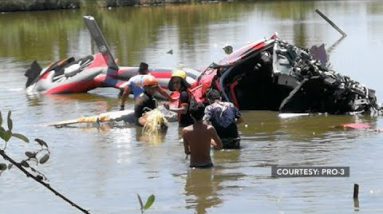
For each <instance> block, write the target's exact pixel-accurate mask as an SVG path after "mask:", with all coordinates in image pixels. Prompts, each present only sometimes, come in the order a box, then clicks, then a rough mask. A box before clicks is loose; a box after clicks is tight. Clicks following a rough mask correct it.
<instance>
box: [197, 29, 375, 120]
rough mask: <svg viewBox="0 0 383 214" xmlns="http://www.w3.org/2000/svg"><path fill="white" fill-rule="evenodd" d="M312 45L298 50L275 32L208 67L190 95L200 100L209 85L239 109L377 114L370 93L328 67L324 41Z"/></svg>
mask: <svg viewBox="0 0 383 214" xmlns="http://www.w3.org/2000/svg"><path fill="white" fill-rule="evenodd" d="M316 49H317V50H315V48H314V49H311V51H310V50H308V49H302V48H298V47H297V46H294V45H292V44H289V43H288V42H285V41H282V40H280V39H279V38H278V36H277V35H276V34H275V35H273V36H272V37H271V38H270V39H266V40H264V41H261V42H255V43H252V44H249V45H247V46H245V47H243V48H241V49H239V50H237V51H235V52H234V53H232V54H230V55H228V56H227V57H226V58H224V59H223V60H221V61H220V62H219V63H218V64H215V63H213V64H212V65H210V66H209V67H208V68H207V69H206V70H205V71H204V72H203V73H202V74H201V75H200V76H199V78H198V79H197V82H196V83H195V84H194V85H195V86H199V89H198V90H195V91H194V95H195V96H196V97H198V99H199V100H203V99H205V98H204V95H205V94H206V92H207V91H208V90H209V89H210V88H215V89H218V90H219V91H221V93H222V97H223V99H224V100H227V101H231V102H233V103H234V104H235V105H236V106H237V107H238V108H239V109H241V110H273V111H280V112H281V113H325V112H326V113H330V114H347V113H370V114H379V113H380V112H381V108H380V107H379V106H378V104H377V99H376V96H375V91H374V90H372V89H369V88H367V87H365V86H363V85H361V84H360V83H359V82H357V81H355V80H352V79H351V78H349V77H347V76H344V75H341V74H339V73H336V72H335V71H333V70H331V69H330V68H329V66H327V55H326V54H325V50H324V45H322V46H320V47H319V48H316ZM318 50H319V51H318ZM201 85H202V87H201Z"/></svg>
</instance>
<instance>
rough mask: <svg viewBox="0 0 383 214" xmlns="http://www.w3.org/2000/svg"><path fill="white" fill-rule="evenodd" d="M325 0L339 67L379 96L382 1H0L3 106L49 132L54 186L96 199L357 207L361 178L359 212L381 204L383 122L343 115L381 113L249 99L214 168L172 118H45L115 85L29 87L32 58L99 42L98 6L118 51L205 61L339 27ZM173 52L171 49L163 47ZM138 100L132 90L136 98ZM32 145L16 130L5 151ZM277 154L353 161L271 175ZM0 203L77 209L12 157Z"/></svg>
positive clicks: (0, 183)
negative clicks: (259, 107)
mask: <svg viewBox="0 0 383 214" xmlns="http://www.w3.org/2000/svg"><path fill="white" fill-rule="evenodd" d="M317 8H318V9H320V10H321V11H322V12H323V13H325V14H326V15H328V17H330V18H331V19H332V20H333V21H334V22H335V23H336V24H338V26H340V27H341V28H342V29H343V30H344V31H345V32H346V33H347V34H348V37H346V38H345V39H343V40H342V41H340V43H339V44H338V45H337V46H336V47H335V48H333V49H332V50H331V53H330V54H331V55H330V61H331V64H332V67H333V68H334V69H335V70H336V71H338V72H341V73H342V74H346V75H349V76H351V77H352V78H353V79H355V80H358V81H360V82H362V83H364V84H365V85H367V86H369V87H370V88H373V89H375V90H376V92H377V96H378V101H379V102H381V99H382V97H383V86H382V78H381V77H382V66H381V62H382V59H381V55H382V54H381V52H382V48H383V40H382V38H383V30H382V29H383V28H382V27H381V26H382V25H383V4H381V2H380V1H361V2H359V1H280V2H279V1H272V2H259V3H225V4H195V5H177V6H166V7H142V8H139V7H137V8H136V7H134V8H119V9H111V10H108V9H94V8H88V9H83V10H70V11H46V12H20V13H3V14H0V29H1V30H0V110H1V111H2V112H3V115H4V113H5V112H7V111H8V110H12V111H13V119H14V126H15V128H14V129H15V131H17V132H20V133H24V134H26V135H27V136H28V137H29V138H30V139H33V138H37V137H39V138H42V139H44V140H46V141H47V142H48V143H49V146H50V149H51V152H52V155H51V159H50V160H49V161H48V163H47V164H46V165H45V166H40V167H39V169H41V171H43V172H44V173H45V174H46V176H47V177H48V178H49V180H50V183H51V185H52V186H53V187H55V188H56V189H57V190H59V191H61V192H62V193H64V194H65V195H66V196H68V197H69V198H71V199H73V200H74V201H75V202H77V203H78V204H80V205H81V206H83V207H84V208H86V209H90V210H91V211H92V213H113V214H114V213H115V214H119V213H139V212H140V211H139V203H138V201H137V196H136V194H137V193H138V194H140V195H141V196H142V197H143V198H146V197H147V196H149V195H150V194H154V195H155V196H156V201H155V203H154V205H153V207H152V208H151V209H150V210H148V211H147V213H233V212H235V213H254V212H256V213H332V212H335V210H336V211H337V212H340V213H351V212H357V211H355V210H357V209H354V205H353V200H352V190H353V184H354V183H358V184H359V185H360V199H359V200H360V207H359V210H360V211H361V212H363V213H379V212H382V211H383V208H382V202H383V192H382V191H383V189H382V185H381V184H382V182H381V181H382V179H383V166H382V164H381V162H382V161H383V158H382V152H383V144H382V140H383V135H382V134H381V133H376V132H369V131H347V130H343V129H339V128H336V126H337V125H339V124H342V123H350V122H365V123H369V124H371V125H372V127H373V128H383V122H382V119H381V117H378V118H371V117H368V116H363V117H360V116H329V115H313V116H304V117H297V118H290V119H281V118H279V117H278V114H277V113H276V112H269V111H246V112H242V113H243V115H244V118H245V123H243V124H241V125H240V131H241V136H242V137H243V140H242V146H243V148H242V149H241V150H235V151H220V152H212V155H213V160H214V162H215V165H216V168H214V169H212V170H191V169H189V168H188V162H187V160H185V156H184V154H183V149H182V144H181V143H180V142H179V132H178V128H177V124H175V123H171V124H170V127H169V129H168V131H167V133H166V135H165V136H163V137H160V138H153V139H147V138H145V137H142V136H141V130H140V129H139V128H135V127H128V128H121V127H117V128H113V129H109V128H107V127H103V128H102V129H97V128H94V127H76V128H61V129H56V128H54V127H48V126H47V124H49V123H51V122H56V121H61V120H66V119H72V118H76V117H80V116H84V115H92V114H98V113H102V112H105V111H110V110H117V109H118V100H117V98H116V96H117V91H116V90H115V89H108V88H104V89H96V90H94V91H91V92H90V93H88V94H74V95H55V96H33V97H31V96H27V95H26V94H25V91H24V84H25V78H24V76H23V72H24V70H25V69H26V68H27V67H28V65H29V64H30V63H31V62H32V61H33V60H35V59H38V60H39V61H40V63H41V64H43V65H47V64H48V63H49V62H50V61H53V60H58V59H60V58H65V57H67V56H76V57H81V56H85V55H87V54H90V53H92V51H93V50H94V48H95V47H94V45H93V44H92V43H91V42H90V37H89V33H88V31H87V30H86V28H85V25H84V24H83V21H82V16H83V15H93V16H94V17H95V18H96V19H97V20H98V21H99V24H100V27H101V28H102V30H103V31H104V33H105V37H106V38H107V40H108V41H109V43H110V46H111V48H112V50H113V53H114V54H115V56H116V57H117V58H118V59H119V63H120V64H122V65H126V64H129V65H138V63H139V62H140V61H146V62H148V63H149V64H150V66H153V67H155V66H165V67H174V66H177V65H180V64H183V65H188V66H191V67H196V68H203V67H205V66H207V65H208V64H210V63H211V62H217V61H218V60H219V59H221V58H222V57H224V55H225V53H224V52H223V50H222V47H224V46H225V45H226V44H231V45H233V47H234V49H236V48H239V47H241V46H243V45H245V44H247V43H248V42H251V41H254V40H259V39H262V38H264V37H269V36H270V35H272V34H273V33H274V32H278V33H279V35H280V37H281V38H282V39H284V40H287V41H289V42H292V43H294V44H297V45H299V46H303V47H309V46H311V45H315V44H320V43H325V44H326V47H328V48H330V47H331V46H332V45H333V44H334V43H336V42H337V41H338V40H339V38H340V35H339V34H338V33H337V32H336V31H335V30H334V29H333V28H331V27H330V26H329V25H328V24H327V23H325V21H324V20H323V19H321V18H320V17H319V16H318V15H317V14H316V13H315V12H314V10H315V9H317ZM171 49H172V50H173V54H172V55H170V54H166V52H168V51H169V50H171ZM128 106H129V107H131V102H130V103H129V105H128ZM31 147H32V146H31V145H26V144H23V143H20V142H18V141H14V142H11V143H10V145H9V148H8V151H9V152H10V154H12V155H14V156H15V157H17V158H21V157H22V155H23V153H22V152H20V151H24V150H28V149H30V148H31ZM271 165H300V166H302V165H305V166H349V167H350V170H351V175H350V177H347V178H288V179H287V178H278V179H276V178H272V177H271ZM0 189H1V191H0V198H1V200H0V207H1V209H0V213H12V214H13V213H15V214H16V213H17V214H19V213H79V212H78V211H77V210H75V209H74V208H72V207H70V206H69V205H67V204H66V203H64V202H63V201H61V200H60V199H58V198H57V197H55V196H54V195H53V194H52V193H50V192H48V191H47V190H46V189H44V188H43V187H42V186H40V185H39V184H37V183H35V182H33V181H32V180H31V179H28V178H26V177H25V176H24V175H23V174H21V173H20V172H18V171H17V170H15V169H13V170H11V171H8V172H5V173H3V174H2V175H1V177H0Z"/></svg>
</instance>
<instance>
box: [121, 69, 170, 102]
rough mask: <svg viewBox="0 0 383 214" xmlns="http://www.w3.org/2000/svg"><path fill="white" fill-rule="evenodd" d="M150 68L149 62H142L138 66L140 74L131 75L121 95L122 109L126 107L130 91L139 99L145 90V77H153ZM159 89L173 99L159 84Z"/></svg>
mask: <svg viewBox="0 0 383 214" xmlns="http://www.w3.org/2000/svg"><path fill="white" fill-rule="evenodd" d="M148 68H149V65H148V64H147V63H145V62H141V63H140V66H139V68H138V74H137V75H135V76H133V77H131V78H130V79H129V80H128V82H127V83H126V86H125V88H124V92H123V93H122V96H121V105H120V110H124V109H125V101H126V100H127V98H128V96H129V94H130V93H133V96H134V99H137V97H138V96H140V95H141V94H142V92H143V91H144V89H143V83H144V81H145V79H146V78H148V77H153V76H152V75H150V74H149V69H148ZM157 91H158V92H159V93H160V94H161V95H162V96H164V97H165V98H167V99H168V100H171V97H170V95H169V94H168V93H167V92H166V91H165V90H164V89H162V88H161V87H159V86H158V90H157Z"/></svg>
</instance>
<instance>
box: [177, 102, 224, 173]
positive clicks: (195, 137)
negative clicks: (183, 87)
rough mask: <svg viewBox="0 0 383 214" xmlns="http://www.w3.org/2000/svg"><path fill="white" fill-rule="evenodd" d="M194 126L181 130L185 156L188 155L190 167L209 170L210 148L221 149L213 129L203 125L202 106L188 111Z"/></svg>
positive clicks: (219, 141)
mask: <svg viewBox="0 0 383 214" xmlns="http://www.w3.org/2000/svg"><path fill="white" fill-rule="evenodd" d="M190 114H191V117H192V118H193V120H194V124H193V125H190V126H187V127H185V128H184V129H183V130H182V138H183V140H184V148H185V154H187V155H188V154H190V167H196V168H210V167H213V163H212V161H211V158H210V147H211V146H212V147H213V148H215V149H218V150H219V149H222V142H221V139H220V138H219V136H218V135H217V132H216V131H215V129H214V127H213V126H211V125H206V124H204V123H203V121H202V118H203V116H204V106H203V105H202V104H197V105H196V106H193V107H192V109H191V110H190Z"/></svg>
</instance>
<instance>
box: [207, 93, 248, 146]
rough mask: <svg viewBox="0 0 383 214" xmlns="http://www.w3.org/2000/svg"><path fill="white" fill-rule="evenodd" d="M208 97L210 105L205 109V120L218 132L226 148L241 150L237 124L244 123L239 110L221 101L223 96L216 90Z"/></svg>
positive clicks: (229, 103)
mask: <svg viewBox="0 0 383 214" xmlns="http://www.w3.org/2000/svg"><path fill="white" fill-rule="evenodd" d="M206 97H207V99H208V101H209V105H208V106H206V108H205V115H204V117H203V120H204V121H206V122H207V123H208V124H211V125H213V127H214V128H215V129H216V130H217V133H218V136H219V137H220V138H221V140H222V143H223V147H224V148H227V149H239V147H240V145H239V144H240V143H239V141H240V139H239V134H238V127H237V123H240V122H242V118H241V114H240V112H239V110H238V109H237V108H236V107H235V106H234V105H233V103H231V102H223V101H221V94H220V92H219V91H217V90H215V89H210V90H209V91H208V92H207V94H206Z"/></svg>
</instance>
